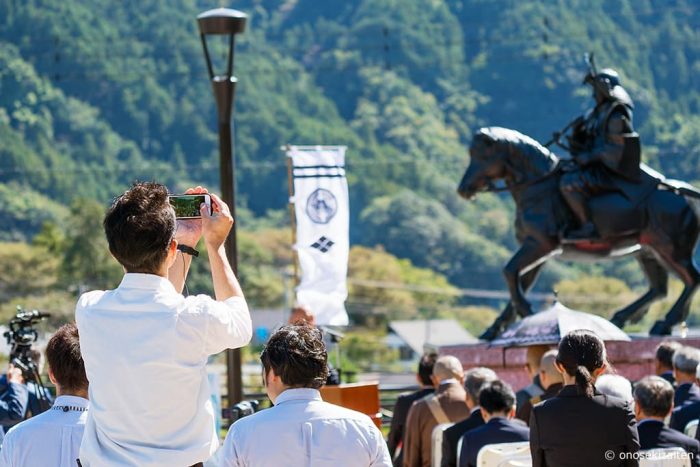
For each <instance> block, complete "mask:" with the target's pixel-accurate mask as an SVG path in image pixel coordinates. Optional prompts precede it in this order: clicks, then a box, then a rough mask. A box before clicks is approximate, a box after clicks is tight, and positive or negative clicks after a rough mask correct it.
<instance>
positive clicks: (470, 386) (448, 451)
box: [440, 367, 498, 467]
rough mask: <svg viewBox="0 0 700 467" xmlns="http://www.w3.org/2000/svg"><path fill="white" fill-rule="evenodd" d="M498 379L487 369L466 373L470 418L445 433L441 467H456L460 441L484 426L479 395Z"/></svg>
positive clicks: (475, 369) (465, 383) (465, 382)
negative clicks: (486, 386) (471, 431)
mask: <svg viewBox="0 0 700 467" xmlns="http://www.w3.org/2000/svg"><path fill="white" fill-rule="evenodd" d="M496 379H498V376H497V375H496V372H494V371H493V370H492V369H491V368H486V367H476V368H470V369H469V370H467V371H466V372H465V373H464V390H465V391H466V399H465V401H466V403H467V408H468V409H469V417H467V418H465V419H464V420H462V421H461V422H457V423H455V424H454V425H452V426H451V427H449V428H448V429H446V430H445V431H444V432H443V434H442V459H441V460H440V466H441V467H456V465H457V444H458V443H459V439H460V438H461V437H462V436H464V434H465V433H467V432H468V431H469V430H473V429H474V428H478V427H480V426H482V425H483V424H484V417H483V416H482V415H481V407H479V394H480V393H481V389H482V388H483V387H484V386H485V385H486V383H489V382H491V381H495V380H496Z"/></svg>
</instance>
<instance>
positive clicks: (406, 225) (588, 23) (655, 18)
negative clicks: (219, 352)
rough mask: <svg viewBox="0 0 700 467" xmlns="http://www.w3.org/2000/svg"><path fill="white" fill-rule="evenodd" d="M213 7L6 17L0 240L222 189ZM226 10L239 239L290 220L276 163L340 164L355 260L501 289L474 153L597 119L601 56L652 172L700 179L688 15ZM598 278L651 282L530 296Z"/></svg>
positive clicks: (3, 11)
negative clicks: (589, 112) (210, 51)
mask: <svg viewBox="0 0 700 467" xmlns="http://www.w3.org/2000/svg"><path fill="white" fill-rule="evenodd" d="M218 6H220V4H219V2H215V1H203V0H200V1H196V2H195V1H192V0H170V1H168V2H162V1H157V0H139V1H136V0H120V1H113V0H112V1H108V0H91V1H87V0H61V1H56V0H51V1H49V0H21V1H20V0H0V222H2V225H3V228H2V229H1V230H0V239H2V240H6V241H7V240H20V241H32V239H33V238H34V236H35V235H36V234H37V233H38V232H39V231H40V229H41V227H42V225H44V224H45V223H46V222H47V221H51V223H52V224H55V225H58V226H63V227H62V228H64V230H65V226H66V225H70V220H71V214H70V213H69V209H68V207H67V206H69V205H70V204H71V203H72V202H74V201H75V200H76V199H85V198H88V199H95V200H97V202H98V203H101V204H102V205H106V203H107V202H108V200H109V199H110V197H111V196H113V195H115V194H117V193H119V192H120V191H122V190H123V189H124V188H125V187H126V186H127V185H128V183H129V182H130V181H132V180H134V179H150V178H155V179H157V180H159V181H163V182H165V183H167V184H168V185H169V186H170V187H171V189H173V190H178V189H181V188H183V187H185V186H188V185H189V184H191V183H194V182H196V183H201V184H207V185H210V186H214V187H215V186H217V185H218V146H217V141H218V140H217V135H216V132H215V130H216V127H215V124H214V123H215V108H214V101H213V97H212V95H211V89H210V85H209V82H208V79H207V74H206V70H205V64H204V58H203V54H202V51H201V44H200V42H199V36H198V32H197V27H196V22H195V17H196V15H197V14H198V13H200V12H201V11H204V10H206V9H209V8H214V7H218ZM225 6H228V7H232V8H236V9H239V10H242V11H244V12H246V13H248V14H249V23H248V28H247V31H246V32H245V34H243V35H241V36H239V37H237V42H238V43H237V48H236V62H235V63H236V75H237V76H238V78H239V85H238V88H237V98H236V104H235V105H236V113H235V122H236V124H235V145H236V147H235V150H236V157H237V170H238V171H237V181H238V190H239V199H240V207H241V209H242V214H241V222H240V226H241V228H242V229H244V230H246V229H248V230H251V229H255V228H258V227H259V226H265V227H270V226H277V227H281V226H282V223H283V222H284V221H283V219H284V218H285V217H284V209H285V206H286V202H287V182H286V166H285V160H284V157H283V154H282V152H281V151H280V146H281V145H284V144H287V143H292V144H344V145H347V146H348V147H349V151H348V173H349V180H350V193H351V210H352V224H351V236H352V241H353V243H355V244H359V245H364V246H369V247H373V246H377V245H380V246H382V248H383V249H384V250H385V251H386V252H388V253H391V254H393V255H395V256H398V257H399V258H406V259H409V260H410V261H411V264H412V265H413V266H417V267H422V268H429V269H431V270H433V271H435V272H437V273H439V275H442V276H444V277H446V278H447V279H448V280H449V282H450V283H451V284H452V285H454V286H459V287H486V288H495V289H501V288H502V287H503V285H502V283H501V275H500V268H501V266H502V265H503V263H504V262H505V261H506V260H507V258H508V256H509V252H510V251H511V250H512V249H513V248H514V245H515V240H514V238H513V229H512V211H513V206H512V202H511V201H510V199H509V198H507V197H505V196H496V195H483V196H481V197H480V198H479V199H477V200H476V201H475V202H473V203H468V202H465V201H463V200H461V199H459V198H458V197H457V195H456V193H455V188H456V185H457V182H458V181H459V178H460V177H461V174H462V172H463V170H464V169H465V168H466V165H467V163H468V155H467V151H466V148H467V147H468V144H469V141H470V138H471V134H472V133H473V131H474V130H475V129H476V128H478V127H479V126H482V125H499V126H506V127H512V128H515V129H518V130H520V131H522V132H524V133H526V134H529V135H531V136H533V137H535V138H536V139H539V140H540V141H544V140H546V139H548V138H549V136H550V134H551V132H552V131H554V130H556V129H559V128H561V127H562V126H563V125H564V124H566V123H567V122H568V121H569V120H570V119H572V118H573V117H575V116H576V115H578V114H580V113H581V112H582V111H584V110H585V109H586V107H587V106H588V105H589V104H590V101H591V100H590V90H589V89H587V88H585V87H582V86H581V79H582V78H583V75H584V73H585V65H584V62H583V54H584V53H585V52H589V51H592V52H594V53H595V56H596V59H597V62H598V66H599V67H601V68H602V67H606V66H611V67H614V68H616V69H617V70H618V71H619V72H620V74H621V78H622V82H623V85H624V86H625V87H626V88H627V90H628V91H629V92H630V94H631V96H632V97H633V99H634V100H635V104H636V109H635V122H636V127H637V128H638V130H639V132H640V134H641V137H642V141H643V145H644V158H645V160H646V161H647V162H648V163H649V164H650V165H652V166H653V167H654V168H656V169H659V170H661V171H663V172H665V173H666V174H667V175H669V176H674V177H679V178H683V179H686V180H690V181H696V180H700V158H699V157H698V156H699V155H700V113H699V110H700V109H699V107H700V87H699V84H700V81H698V80H699V79H700V78H698V76H699V75H700V27H698V26H699V25H700V10H699V9H698V8H697V5H696V3H695V2H694V1H692V0H620V1H616V2H606V1H604V0H542V1H537V2H535V1H520V0H343V1H340V0H328V1H319V0H240V1H231V2H228V3H227V4H226V5H225ZM218 52H221V51H220V50H219V51H217V54H218V55H221V54H220V53H218ZM78 211H79V209H78ZM74 212H75V210H74ZM44 233H46V232H45V231H44ZM41 238H44V237H41ZM271 264H272V263H271ZM601 267H602V268H604V269H601ZM601 271H603V272H605V273H607V274H610V275H616V274H617V275H620V273H621V271H624V277H623V278H624V279H625V280H626V281H627V282H628V283H629V284H631V285H633V286H636V285H639V283H640V282H641V280H642V275H641V273H639V272H638V271H637V270H636V268H635V267H634V265H630V263H621V264H617V265H612V264H610V265H606V266H591V265H583V266H581V265H575V266H572V265H566V264H561V263H557V264H552V265H550V266H548V267H547V270H546V272H545V277H543V279H542V281H541V282H540V283H539V286H538V287H539V288H540V289H541V290H549V287H551V286H552V284H554V283H555V282H556V281H557V280H560V279H562V278H575V277H577V276H578V275H579V274H581V273H589V274H592V273H599V272H601Z"/></svg>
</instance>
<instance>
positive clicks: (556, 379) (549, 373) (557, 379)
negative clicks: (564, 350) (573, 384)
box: [540, 349, 564, 389]
mask: <svg viewBox="0 0 700 467" xmlns="http://www.w3.org/2000/svg"><path fill="white" fill-rule="evenodd" d="M556 361H557V350H556V349H552V350H548V351H547V352H545V354H544V355H542V360H540V383H542V387H543V388H544V389H547V388H548V387H549V386H551V385H552V384H556V383H563V382H564V380H563V379H562V376H561V373H559V370H557V367H556V366H555V365H554V363H555V362H556Z"/></svg>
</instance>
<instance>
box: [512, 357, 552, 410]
mask: <svg viewBox="0 0 700 467" xmlns="http://www.w3.org/2000/svg"><path fill="white" fill-rule="evenodd" d="M547 350H549V346H548V345H530V346H528V347H527V354H526V356H525V358H526V362H525V371H526V372H527V375H528V377H529V379H530V381H532V384H529V385H528V386H525V387H524V388H522V389H521V390H519V391H518V392H516V393H515V402H516V407H517V408H516V410H517V409H519V408H520V407H521V406H522V405H523V404H524V403H525V402H527V401H529V400H530V399H532V398H533V397H535V396H540V395H542V393H543V392H544V387H542V381H540V361H541V360H542V356H543V355H544V353H545V352H546V351H547Z"/></svg>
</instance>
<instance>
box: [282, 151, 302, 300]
mask: <svg viewBox="0 0 700 467" xmlns="http://www.w3.org/2000/svg"><path fill="white" fill-rule="evenodd" d="M284 149H285V150H286V151H287V185H288V188H289V225H290V226H291V228H292V264H293V266H294V287H293V289H294V291H293V292H292V302H296V287H297V286H298V285H299V258H298V256H297V250H296V248H295V245H296V244H297V218H296V212H295V207H294V201H293V200H294V177H293V175H292V158H291V157H289V154H288V153H289V150H290V146H289V145H287V146H285V148H284ZM292 306H293V303H292Z"/></svg>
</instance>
